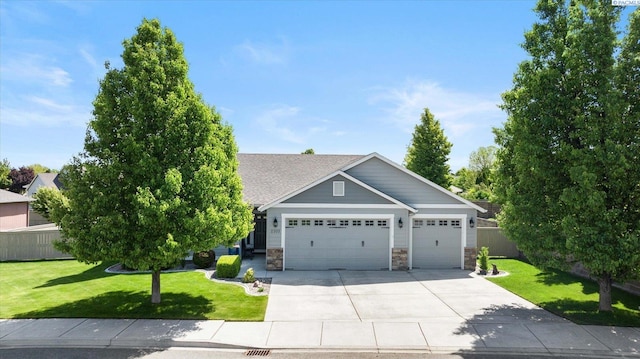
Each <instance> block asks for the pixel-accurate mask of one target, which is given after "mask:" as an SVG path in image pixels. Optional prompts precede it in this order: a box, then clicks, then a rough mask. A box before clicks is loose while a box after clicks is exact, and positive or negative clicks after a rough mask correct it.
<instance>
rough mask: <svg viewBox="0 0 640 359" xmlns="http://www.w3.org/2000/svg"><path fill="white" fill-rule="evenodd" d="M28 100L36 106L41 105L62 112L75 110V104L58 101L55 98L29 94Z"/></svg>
mask: <svg viewBox="0 0 640 359" xmlns="http://www.w3.org/2000/svg"><path fill="white" fill-rule="evenodd" d="M27 100H28V101H29V102H31V103H32V104H34V105H36V106H40V107H41V108H42V109H43V110H49V111H56V112H61V113H69V112H72V111H73V106H71V105H63V104H60V103H57V102H56V101H55V100H53V99H48V98H43V97H38V96H29V97H27Z"/></svg>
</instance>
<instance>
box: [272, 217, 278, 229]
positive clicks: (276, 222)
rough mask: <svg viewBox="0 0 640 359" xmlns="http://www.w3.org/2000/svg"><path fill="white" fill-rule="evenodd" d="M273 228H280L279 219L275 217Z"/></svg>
mask: <svg viewBox="0 0 640 359" xmlns="http://www.w3.org/2000/svg"><path fill="white" fill-rule="evenodd" d="M273 226H274V227H276V228H277V227H278V218H277V217H273Z"/></svg>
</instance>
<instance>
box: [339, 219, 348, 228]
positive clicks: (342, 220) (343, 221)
mask: <svg viewBox="0 0 640 359" xmlns="http://www.w3.org/2000/svg"><path fill="white" fill-rule="evenodd" d="M348 225H349V220H347V219H341V220H340V227H346V226H348Z"/></svg>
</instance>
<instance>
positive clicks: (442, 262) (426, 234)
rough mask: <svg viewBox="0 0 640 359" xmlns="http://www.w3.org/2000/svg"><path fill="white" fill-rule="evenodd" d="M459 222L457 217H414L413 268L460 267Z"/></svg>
mask: <svg viewBox="0 0 640 359" xmlns="http://www.w3.org/2000/svg"><path fill="white" fill-rule="evenodd" d="M460 222H461V221H460V220H458V219H414V220H413V251H412V256H413V258H412V265H413V268H421V269H431V268H460V261H461V255H462V254H461V253H462V248H461V246H462V244H461V237H460V236H461V235H462V228H461V227H460Z"/></svg>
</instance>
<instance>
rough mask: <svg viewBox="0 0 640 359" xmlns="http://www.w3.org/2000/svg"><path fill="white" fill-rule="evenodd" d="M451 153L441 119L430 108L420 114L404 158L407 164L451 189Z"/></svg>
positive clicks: (421, 174)
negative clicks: (449, 162) (436, 117)
mask: <svg viewBox="0 0 640 359" xmlns="http://www.w3.org/2000/svg"><path fill="white" fill-rule="evenodd" d="M449 153H451V143H450V142H449V140H447V137H446V136H445V135H444V131H443V130H442V127H440V121H438V120H436V119H435V118H434V117H433V114H432V113H431V112H430V111H429V109H428V108H425V109H424V112H423V113H422V116H420V123H419V124H417V125H416V126H415V128H414V131H413V137H412V139H411V144H410V145H409V147H408V148H407V155H406V156H405V158H404V163H405V166H406V167H407V168H408V169H410V170H411V171H413V172H415V173H417V174H419V175H420V176H422V177H424V178H426V179H428V180H430V181H432V182H434V183H436V184H438V185H440V186H442V187H444V188H446V189H449V186H450V185H451V177H450V175H449V171H450V170H449V164H448V161H449Z"/></svg>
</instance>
